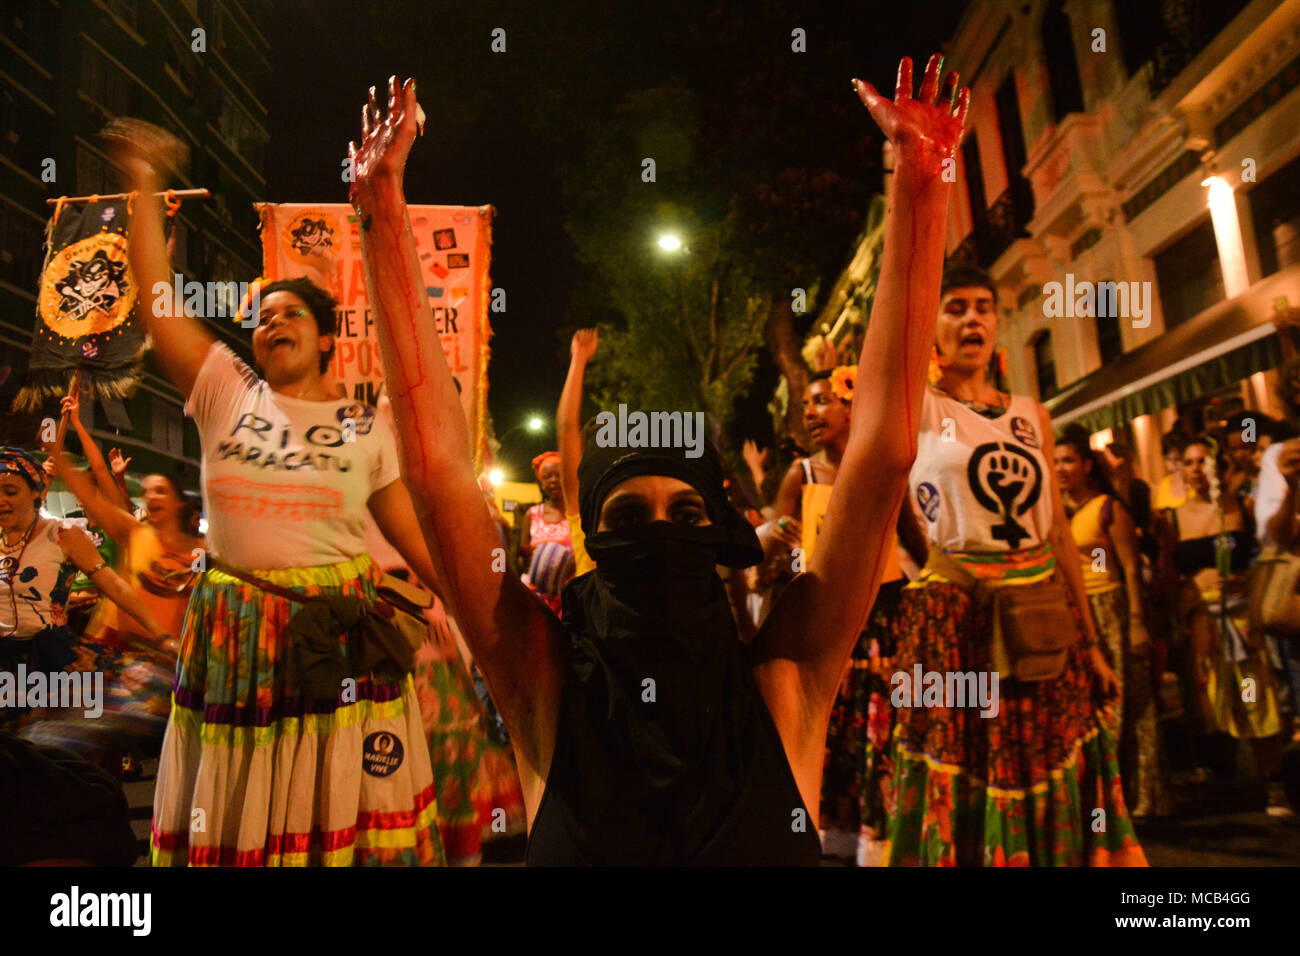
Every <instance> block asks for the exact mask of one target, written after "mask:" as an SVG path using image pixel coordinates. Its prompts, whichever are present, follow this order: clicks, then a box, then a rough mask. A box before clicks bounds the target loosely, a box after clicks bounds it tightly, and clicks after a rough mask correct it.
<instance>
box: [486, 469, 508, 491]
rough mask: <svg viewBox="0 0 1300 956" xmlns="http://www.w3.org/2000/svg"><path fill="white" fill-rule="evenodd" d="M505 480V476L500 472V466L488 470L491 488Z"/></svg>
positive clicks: (496, 486) (498, 485)
mask: <svg viewBox="0 0 1300 956" xmlns="http://www.w3.org/2000/svg"><path fill="white" fill-rule="evenodd" d="M505 480H506V476H505V475H504V474H503V473H502V471H501V469H500V468H493V469H492V470H491V471H489V472H488V481H490V482H492V487H493V488H498V487H500V486H501V482H503V481H505Z"/></svg>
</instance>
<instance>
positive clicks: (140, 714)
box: [27, 397, 204, 777]
mask: <svg viewBox="0 0 1300 956" xmlns="http://www.w3.org/2000/svg"><path fill="white" fill-rule="evenodd" d="M63 409H64V414H66V415H69V416H70V417H71V418H72V421H73V422H74V423H75V422H77V421H78V420H79V419H78V417H77V400H76V398H75V397H68V398H65V399H63ZM79 431H80V432H81V439H82V444H83V445H89V446H90V447H93V444H94V443H93V441H92V440H91V438H90V436H89V435H88V434H86V433H85V431H84V429H81V430H79ZM50 463H51V464H52V465H54V466H55V470H56V474H57V475H58V476H59V477H60V478H62V479H63V482H64V484H65V485H66V486H67V488H68V490H69V491H71V492H72V493H73V494H74V495H76V497H77V500H78V502H79V503H80V504H81V507H82V509H83V510H84V511H85V513H86V516H87V517H88V518H89V519H90V520H91V521H92V522H94V524H95V526H96V527H97V528H100V529H102V530H103V531H104V532H105V533H106V534H108V535H109V536H110V537H111V539H112V540H114V541H115V542H116V543H117V546H118V548H119V549H120V550H119V551H118V554H119V556H120V558H119V559H120V561H121V564H120V565H119V567H120V568H121V573H122V577H123V579H124V580H125V581H126V582H127V583H128V584H129V586H130V587H131V589H132V591H133V592H134V593H135V595H136V596H137V597H138V598H139V600H140V602H141V603H142V604H144V605H145V606H146V607H147V608H148V609H149V612H150V613H151V614H152V615H153V617H154V619H155V620H157V621H158V622H159V625H160V626H161V628H162V629H163V630H164V631H166V632H167V633H168V634H180V633H181V628H182V626H183V625H184V623H185V610H186V607H187V606H188V605H189V601H190V592H191V591H192V590H193V589H194V582H195V579H196V578H197V577H198V571H197V570H196V561H197V559H198V557H199V556H200V555H202V554H203V548H204V541H203V538H202V537H200V536H198V535H195V534H193V533H192V532H191V530H190V528H189V526H188V524H187V517H188V512H189V502H188V500H187V498H186V497H185V494H184V492H182V491H181V489H180V488H179V487H178V486H177V484H176V482H175V481H174V480H173V479H172V478H170V477H168V476H166V475H149V476H147V477H146V478H145V479H144V481H143V486H144V503H145V511H146V515H147V517H146V519H145V520H138V519H137V518H136V517H135V515H134V514H132V513H131V512H130V511H128V510H126V509H125V508H123V507H122V506H121V504H119V503H118V500H119V499H118V496H117V494H116V489H114V488H112V487H111V485H110V491H111V492H112V494H111V495H109V494H105V492H104V490H103V483H101V482H97V481H96V480H95V479H94V478H93V477H91V475H89V474H87V473H86V472H84V471H81V470H80V469H79V468H76V467H74V466H73V465H72V464H71V463H70V462H69V461H68V458H67V456H66V455H64V454H63V453H62V452H61V451H58V450H56V452H55V454H54V456H53V457H52V458H51V462H50ZM128 502H129V499H128ZM176 651H177V645H176V642H175V641H174V640H173V641H170V642H169V644H168V646H166V647H163V646H160V645H158V644H156V643H154V641H153V640H152V638H151V636H150V633H149V632H148V631H147V630H146V629H145V628H143V627H142V626H141V625H140V623H139V622H137V621H136V620H135V619H134V618H133V617H131V616H130V615H129V614H124V613H122V612H121V611H120V610H119V609H118V607H117V606H116V605H114V604H111V603H107V602H106V603H105V604H101V605H100V606H99V607H98V608H96V610H95V613H94V615H93V617H92V618H91V620H90V623H89V624H88V625H87V627H86V629H85V633H84V636H83V639H82V640H81V642H80V643H79V644H78V647H77V660H76V663H75V664H74V665H73V667H74V669H75V670H78V671H85V672H88V673H89V672H102V673H103V674H104V675H105V692H106V694H107V701H106V703H105V708H104V709H105V713H104V715H103V716H102V717H101V718H99V719H97V720H94V721H91V722H89V723H87V722H85V721H83V720H80V719H78V718H77V714H76V713H75V712H65V713H63V714H60V715H59V717H58V719H57V720H55V719H45V720H41V721H40V725H39V726H38V727H37V726H33V727H30V728H29V729H28V732H27V735H28V736H30V737H33V739H39V740H40V741H41V742H42V743H47V744H56V745H58V746H61V747H64V748H66V749H68V750H72V751H74V752H76V753H79V754H82V755H84V756H88V757H90V758H91V759H94V760H97V761H99V762H101V763H102V764H104V765H105V766H106V767H109V768H110V769H112V770H113V771H114V772H117V771H118V770H119V769H120V771H121V773H122V774H123V775H124V776H126V777H130V776H133V775H138V774H139V773H140V771H141V766H142V762H143V761H144V760H147V759H151V758H153V757H156V756H158V751H159V749H160V748H161V746H162V739H163V734H164V732H165V731H166V729H167V717H168V715H169V714H170V713H171V702H172V680H173V678H174V677H175V676H176Z"/></svg>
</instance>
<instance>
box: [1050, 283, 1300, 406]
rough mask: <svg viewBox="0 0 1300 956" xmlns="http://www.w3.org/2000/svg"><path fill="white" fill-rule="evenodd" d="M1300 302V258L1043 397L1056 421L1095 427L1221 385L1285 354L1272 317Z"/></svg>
mask: <svg viewBox="0 0 1300 956" xmlns="http://www.w3.org/2000/svg"><path fill="white" fill-rule="evenodd" d="M1282 297H1286V298H1287V299H1288V301H1289V302H1290V304H1291V305H1300V265H1296V266H1290V267H1288V268H1286V269H1284V270H1282V271H1281V272H1277V273H1274V274H1273V275H1271V276H1269V277H1268V278H1267V279H1264V280H1262V281H1260V282H1257V283H1255V285H1253V286H1252V287H1251V288H1250V289H1249V290H1247V291H1246V292H1243V293H1242V294H1241V295H1239V296H1237V297H1236V298H1234V299H1229V300H1225V301H1223V302H1219V303H1216V304H1215V305H1213V306H1211V307H1210V308H1208V309H1206V310H1205V311H1204V312H1202V313H1201V314H1200V315H1197V316H1195V317H1194V318H1192V319H1189V320H1188V321H1187V322H1184V323H1183V324H1182V325H1180V326H1178V327H1177V328H1174V329H1172V330H1170V331H1169V332H1166V333H1165V334H1164V335H1162V336H1160V337H1159V338H1157V339H1155V340H1153V341H1151V342H1148V343H1146V344H1145V345H1142V346H1140V347H1138V348H1136V349H1133V350H1132V351H1131V352H1125V353H1124V354H1123V355H1121V356H1120V357H1119V358H1117V359H1116V360H1115V361H1113V362H1110V363H1109V364H1107V365H1104V366H1102V367H1101V368H1099V369H1097V370H1096V371H1095V372H1093V373H1091V374H1090V375H1087V376H1085V377H1084V378H1081V379H1079V380H1078V381H1077V382H1074V383H1073V384H1071V385H1070V386H1068V387H1067V388H1066V389H1064V390H1063V391H1062V392H1061V393H1060V394H1058V395H1054V396H1053V397H1052V398H1050V399H1048V400H1047V401H1046V402H1044V403H1043V404H1045V405H1046V406H1047V409H1048V411H1049V412H1050V413H1051V415H1052V424H1053V425H1055V426H1056V427H1061V426H1063V425H1067V424H1069V423H1070V422H1075V421H1077V422H1079V424H1081V425H1083V426H1084V427H1085V428H1087V429H1088V431H1090V432H1095V431H1100V430H1101V429H1103V428H1115V427H1118V426H1120V425H1124V424H1126V423H1128V422H1130V421H1132V420H1133V419H1135V418H1137V417H1138V416H1140V415H1147V414H1150V413H1152V412H1158V411H1160V410H1162V409H1165V408H1171V407H1174V406H1177V405H1179V404H1182V403H1183V402H1186V401H1189V400H1191V399H1195V398H1198V397H1200V396H1202V395H1206V394H1208V393H1210V392H1213V391H1217V390H1218V389H1220V388H1223V387H1224V386H1226V385H1231V384H1232V383H1233V382H1238V381H1240V380H1241V379H1243V378H1246V377H1248V376H1250V375H1253V374H1255V373H1256V372H1260V371H1264V370H1266V369H1271V368H1275V367H1276V366H1277V365H1278V364H1280V363H1281V361H1282V349H1281V345H1280V343H1279V342H1278V338H1277V334H1276V332H1277V329H1276V327H1275V326H1274V325H1273V322H1272V316H1273V314H1274V310H1275V307H1276V303H1277V301H1278V299H1280V298H1282Z"/></svg>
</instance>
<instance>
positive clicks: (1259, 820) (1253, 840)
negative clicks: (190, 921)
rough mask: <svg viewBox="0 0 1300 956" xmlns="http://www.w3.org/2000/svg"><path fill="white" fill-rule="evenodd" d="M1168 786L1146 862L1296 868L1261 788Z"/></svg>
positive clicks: (1290, 825) (510, 855) (146, 801)
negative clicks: (1170, 813)
mask: <svg viewBox="0 0 1300 956" xmlns="http://www.w3.org/2000/svg"><path fill="white" fill-rule="evenodd" d="M145 767H146V770H147V771H149V774H148V776H147V777H146V778H145V779H143V780H138V781H134V782H132V783H128V784H127V785H126V794H127V800H128V801H129V802H130V805H131V810H132V818H133V819H132V827H133V828H134V829H135V833H136V836H137V837H138V838H139V840H140V859H139V860H138V862H137V863H136V865H137V866H147V865H148V863H147V860H148V846H149V811H150V806H151V804H152V801H153V786H154V777H153V774H152V771H153V768H154V764H153V763H147V764H146V765H145ZM1174 784H1175V789H1176V791H1177V792H1179V793H1180V794H1182V795H1183V796H1182V799H1181V800H1180V805H1179V813H1178V815H1177V816H1175V817H1174V818H1172V819H1170V820H1161V821H1153V822H1150V823H1143V824H1139V825H1138V835H1139V836H1140V837H1141V838H1142V846H1143V848H1144V849H1145V850H1146V854H1147V859H1148V860H1150V862H1151V865H1152V866H1300V818H1295V817H1293V818H1291V819H1289V820H1279V819H1277V818H1275V817H1270V816H1268V815H1267V814H1265V813H1264V811H1263V805H1264V804H1263V799H1264V798H1263V792H1262V791H1258V792H1254V791H1252V792H1248V793H1244V794H1243V793H1242V792H1241V789H1242V788H1240V787H1237V786H1235V785H1233V784H1232V783H1230V782H1222V781H1214V780H1211V781H1207V782H1202V783H1197V782H1194V781H1192V780H1191V779H1190V778H1189V775H1188V774H1186V773H1182V774H1176V775H1175V779H1174ZM516 842H518V841H516ZM505 849H506V850H507V851H508V852H505V853H488V854H486V856H487V860H485V862H491V861H492V860H499V861H500V862H501V863H513V862H516V860H515V857H521V856H522V850H523V848H522V845H519V846H511V847H508V848H505Z"/></svg>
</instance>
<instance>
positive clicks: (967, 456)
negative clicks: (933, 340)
mask: <svg viewBox="0 0 1300 956" xmlns="http://www.w3.org/2000/svg"><path fill="white" fill-rule="evenodd" d="M1041 430H1042V429H1041V428H1040V427H1039V421H1038V409H1037V405H1036V403H1035V402H1034V400H1033V399H1031V398H1028V397H1027V396H1024V395H1012V396H1011V407H1010V408H1008V409H1007V411H1006V413H1005V414H1003V415H1002V416H1001V417H1000V418H995V419H988V418H985V417H984V416H983V415H981V414H979V413H978V412H975V411H972V410H971V409H969V408H967V407H966V406H965V405H963V404H962V403H961V402H959V401H957V400H956V399H955V398H950V397H949V396H947V395H945V394H944V393H942V392H940V391H937V390H935V389H933V388H927V389H926V390H925V397H924V399H923V400H922V404H921V424H920V434H919V438H918V442H917V451H916V462H915V464H913V465H912V474H911V477H910V478H909V480H908V487H909V490H910V491H911V494H912V500H913V501H914V502H915V503H916V505H917V510H918V511H919V512H920V514H921V515H922V516H923V517H924V519H925V525H926V530H927V533H928V535H929V538H930V540H931V541H932V542H933V543H934V544H936V545H938V546H939V547H940V548H943V549H944V550H945V551H984V552H989V551H993V552H997V551H1009V550H1015V549H1019V548H1028V547H1031V546H1033V545H1036V544H1039V543H1040V542H1042V541H1045V540H1046V539H1047V535H1048V532H1049V531H1050V530H1051V527H1052V481H1051V470H1050V467H1051V466H1050V465H1049V463H1048V461H1047V459H1046V458H1044V457H1043V450H1042V436H1041V435H1040V434H1039V433H1040V432H1041Z"/></svg>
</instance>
